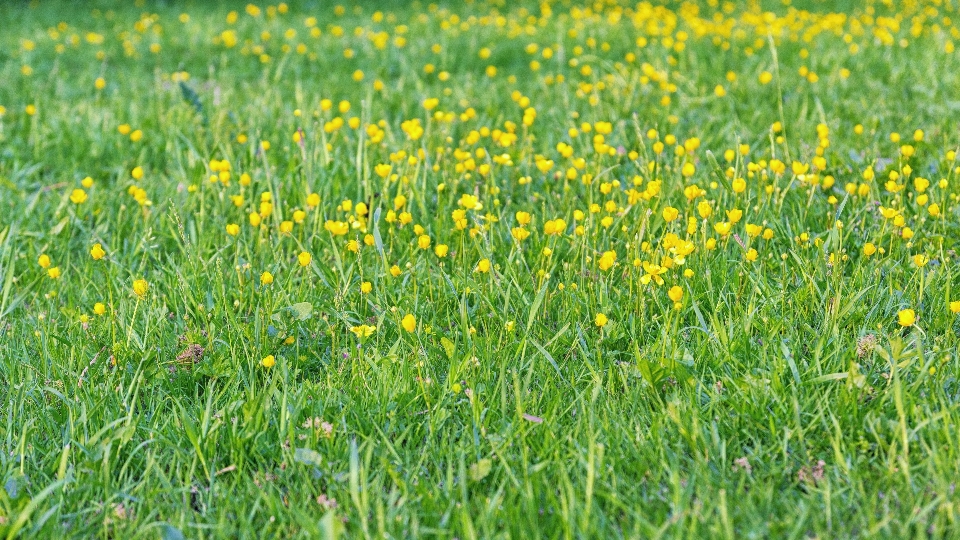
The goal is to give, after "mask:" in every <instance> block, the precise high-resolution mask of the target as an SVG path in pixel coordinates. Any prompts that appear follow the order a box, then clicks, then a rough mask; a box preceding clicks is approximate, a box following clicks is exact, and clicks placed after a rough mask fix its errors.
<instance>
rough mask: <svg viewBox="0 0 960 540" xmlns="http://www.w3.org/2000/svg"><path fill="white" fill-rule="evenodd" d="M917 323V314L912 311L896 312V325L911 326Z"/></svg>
mask: <svg viewBox="0 0 960 540" xmlns="http://www.w3.org/2000/svg"><path fill="white" fill-rule="evenodd" d="M916 322H917V314H916V312H915V311H913V310H912V309H902V310H900V311H899V312H897V323H899V324H900V326H913V325H914V323H916Z"/></svg>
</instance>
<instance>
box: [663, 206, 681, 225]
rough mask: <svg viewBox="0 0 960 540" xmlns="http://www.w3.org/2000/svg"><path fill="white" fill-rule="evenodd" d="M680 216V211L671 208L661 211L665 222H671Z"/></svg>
mask: <svg viewBox="0 0 960 540" xmlns="http://www.w3.org/2000/svg"><path fill="white" fill-rule="evenodd" d="M679 216H680V211H679V210H677V209H676V208H674V207H672V206H668V207H666V208H664V209H663V219H664V220H665V221H667V222H670V221H673V220H675V219H677V218H678V217H679Z"/></svg>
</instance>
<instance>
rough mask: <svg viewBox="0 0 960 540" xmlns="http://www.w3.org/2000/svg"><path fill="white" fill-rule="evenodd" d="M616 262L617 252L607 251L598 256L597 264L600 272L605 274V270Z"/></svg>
mask: <svg viewBox="0 0 960 540" xmlns="http://www.w3.org/2000/svg"><path fill="white" fill-rule="evenodd" d="M616 260H617V252H616V251H607V252H604V254H603V255H601V256H600V260H599V261H598V263H597V264H598V265H599V266H600V269H601V270H603V271H604V272H606V271H607V270H609V269H610V268H612V267H613V263H614V262H616Z"/></svg>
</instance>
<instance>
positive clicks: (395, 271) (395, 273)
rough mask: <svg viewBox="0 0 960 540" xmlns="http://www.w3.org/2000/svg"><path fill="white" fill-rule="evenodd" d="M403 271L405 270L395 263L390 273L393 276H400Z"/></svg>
mask: <svg viewBox="0 0 960 540" xmlns="http://www.w3.org/2000/svg"><path fill="white" fill-rule="evenodd" d="M402 273H403V270H401V269H400V267H399V266H397V265H393V266H391V267H390V275H391V276H393V277H398V276H399V275H400V274H402Z"/></svg>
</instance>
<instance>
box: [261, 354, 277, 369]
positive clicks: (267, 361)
mask: <svg viewBox="0 0 960 540" xmlns="http://www.w3.org/2000/svg"><path fill="white" fill-rule="evenodd" d="M276 363H277V359H276V358H274V357H273V355H272V354H268V355H267V356H265V357H264V358H263V360H261V361H260V365H261V366H263V367H265V368H268V369H269V368H272V367H273V366H275V365H276Z"/></svg>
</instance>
